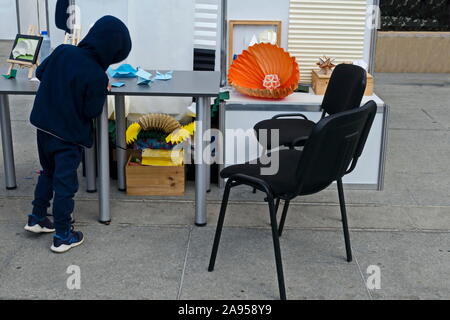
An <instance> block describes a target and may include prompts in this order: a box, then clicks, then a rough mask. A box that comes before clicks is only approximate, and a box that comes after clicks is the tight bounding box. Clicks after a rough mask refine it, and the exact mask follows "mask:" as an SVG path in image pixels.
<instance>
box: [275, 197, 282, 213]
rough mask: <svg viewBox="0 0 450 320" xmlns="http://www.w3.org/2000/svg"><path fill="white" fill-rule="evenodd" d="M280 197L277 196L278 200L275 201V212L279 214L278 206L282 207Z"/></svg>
mask: <svg viewBox="0 0 450 320" xmlns="http://www.w3.org/2000/svg"><path fill="white" fill-rule="evenodd" d="M280 201H281V200H280V198H277V201H276V202H275V214H278V208H279V207H280Z"/></svg>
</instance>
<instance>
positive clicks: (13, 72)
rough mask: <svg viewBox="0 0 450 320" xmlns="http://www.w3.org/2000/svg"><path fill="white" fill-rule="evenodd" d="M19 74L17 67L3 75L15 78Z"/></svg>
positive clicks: (6, 77) (7, 77)
mask: <svg viewBox="0 0 450 320" xmlns="http://www.w3.org/2000/svg"><path fill="white" fill-rule="evenodd" d="M16 76H17V69H12V70H11V72H10V73H9V74H4V75H3V77H4V78H5V79H15V78H16Z"/></svg>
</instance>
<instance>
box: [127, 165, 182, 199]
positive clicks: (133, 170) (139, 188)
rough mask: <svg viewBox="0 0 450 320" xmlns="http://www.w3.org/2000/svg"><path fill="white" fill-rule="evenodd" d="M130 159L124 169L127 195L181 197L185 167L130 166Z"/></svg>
mask: <svg viewBox="0 0 450 320" xmlns="http://www.w3.org/2000/svg"><path fill="white" fill-rule="evenodd" d="M130 160H131V157H130V158H129V159H128V163H127V167H126V170H125V171H126V182H127V194H128V195H130V196H183V195H184V190H185V176H186V174H185V166H181V167H159V166H158V167H156V166H132V165H130Z"/></svg>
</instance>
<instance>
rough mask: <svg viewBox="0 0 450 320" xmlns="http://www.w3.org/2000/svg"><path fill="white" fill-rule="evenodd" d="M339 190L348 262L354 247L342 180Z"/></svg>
mask: <svg viewBox="0 0 450 320" xmlns="http://www.w3.org/2000/svg"><path fill="white" fill-rule="evenodd" d="M337 188H338V193H339V204H340V206H341V216H342V227H343V229H344V238H345V250H346V252H347V261H348V262H351V261H352V247H351V245H350V233H349V231H348V222H347V210H346V208H345V197H344V187H343V185H342V179H338V180H337Z"/></svg>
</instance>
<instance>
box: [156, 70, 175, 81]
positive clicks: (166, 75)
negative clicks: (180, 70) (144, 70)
mask: <svg viewBox="0 0 450 320" xmlns="http://www.w3.org/2000/svg"><path fill="white" fill-rule="evenodd" d="M172 77H173V71H169V72H166V73H161V72H159V71H156V76H155V80H170V79H172Z"/></svg>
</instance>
